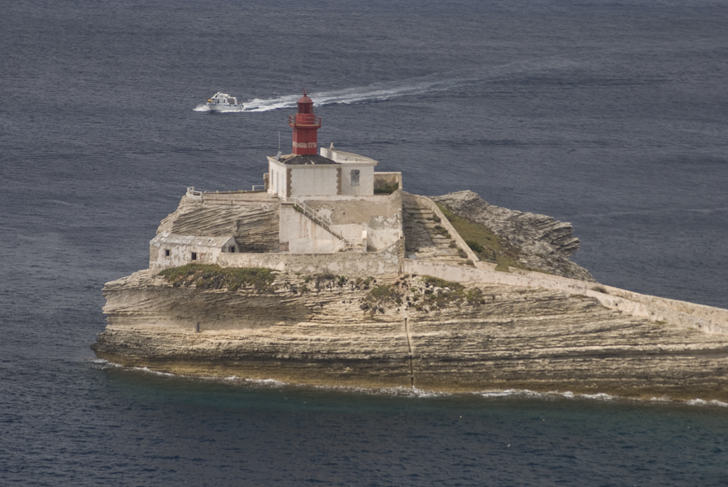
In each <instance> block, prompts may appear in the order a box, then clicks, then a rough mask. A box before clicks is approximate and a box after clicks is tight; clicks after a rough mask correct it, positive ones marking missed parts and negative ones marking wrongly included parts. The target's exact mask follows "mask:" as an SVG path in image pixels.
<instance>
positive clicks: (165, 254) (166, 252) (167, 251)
mask: <svg viewBox="0 0 728 487" xmlns="http://www.w3.org/2000/svg"><path fill="white" fill-rule="evenodd" d="M164 256H165V257H169V249H165V250H164Z"/></svg>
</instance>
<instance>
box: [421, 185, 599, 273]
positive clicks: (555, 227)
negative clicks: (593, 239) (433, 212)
mask: <svg viewBox="0 0 728 487" xmlns="http://www.w3.org/2000/svg"><path fill="white" fill-rule="evenodd" d="M432 199H433V200H435V201H437V202H438V203H442V204H444V205H445V206H447V207H448V208H449V209H450V210H451V211H453V212H454V213H456V214H458V215H460V216H463V217H465V218H467V219H468V220H471V221H473V222H475V223H478V224H481V225H484V226H486V227H488V228H489V229H490V230H491V231H493V233H495V234H496V235H498V236H500V237H502V238H503V239H505V240H506V241H508V242H509V243H510V244H511V245H513V246H514V247H516V248H518V249H520V252H519V253H518V256H517V259H518V262H519V263H520V264H521V265H522V266H523V267H526V268H530V269H536V270H540V271H544V272H549V273H552V274H555V275H558V276H563V277H569V278H571V279H581V280H586V281H594V277H592V275H591V273H590V272H589V271H588V270H586V269H584V268H583V267H580V266H579V265H577V264H575V263H573V262H571V261H570V260H569V257H571V255H573V254H574V252H576V251H577V250H579V245H580V242H579V239H578V238H576V237H574V228H573V227H572V226H571V224H570V223H565V222H560V221H557V220H554V219H553V218H552V217H550V216H546V215H539V214H536V213H527V212H522V211H515V210H509V209H508V208H501V207H499V206H493V205H489V204H488V203H486V202H485V201H484V200H483V199H481V198H480V197H479V196H478V195H477V194H476V193H474V192H472V191H458V192H456V193H450V194H446V195H443V196H437V197H433V198H432Z"/></svg>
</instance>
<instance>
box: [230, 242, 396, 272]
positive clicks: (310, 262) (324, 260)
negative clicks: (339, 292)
mask: <svg viewBox="0 0 728 487" xmlns="http://www.w3.org/2000/svg"><path fill="white" fill-rule="evenodd" d="M403 248H404V242H403V240H400V241H399V242H397V243H395V244H393V245H391V246H389V247H387V248H386V249H384V250H382V251H380V252H376V253H372V252H370V253H354V252H337V253H335V254H285V253H281V254H277V253H271V254H230V253H223V254H220V256H219V257H218V261H217V262H218V264H219V265H220V266H222V267H265V268H267V269H274V270H277V271H281V272H300V273H302V274H323V273H331V274H336V275H341V276H346V277H368V276H391V277H396V276H397V275H398V273H399V271H400V267H401V265H402V256H403Z"/></svg>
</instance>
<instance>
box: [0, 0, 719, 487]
mask: <svg viewBox="0 0 728 487" xmlns="http://www.w3.org/2000/svg"><path fill="white" fill-rule="evenodd" d="M2 7H3V15H2V16H0V94H2V100H3V103H2V104H0V208H2V211H1V212H0V235H1V236H2V240H1V241H2V243H3V246H2V252H0V269H1V270H2V273H1V277H2V278H1V279H0V337H1V338H0V485H23V486H24V485H49V486H51V485H52V486H55V485H79V486H85V485H133V486H136V485H144V486H145V485H174V486H178V485H189V486H203V485H210V486H212V485H215V486H217V485H301V484H317V485H433V486H434V485H438V486H439V485H534V486H544V485H580V486H581V485H605V486H607V485H610V486H611V485H614V486H622V485H640V486H646V485H655V486H657V485H660V486H662V485H684V486H693V485H716V486H718V485H726V484H727V483H728V478H727V477H726V475H727V469H726V465H728V462H727V461H726V460H727V459H726V453H725V450H726V443H725V441H726V440H725V438H726V425H727V424H728V423H727V420H728V417H727V416H726V415H727V414H728V412H727V409H726V408H725V407H722V406H719V405H710V404H701V403H699V402H698V403H695V404H693V405H676V404H670V403H652V402H643V403H637V402H615V401H610V400H604V399H598V398H596V399H595V398H592V399H585V398H572V397H567V396H564V395H550V396H530V395H527V394H520V395H519V394H515V395H507V396H505V397H495V396H493V395H487V396H482V395H469V396H427V395H424V396H422V395H412V394H411V393H407V392H406V391H385V392H380V393H364V392H362V391H343V390H317V389H305V388H297V387H292V386H283V385H275V384H250V383H240V382H238V381H230V382H223V383H218V382H206V381H198V380H191V379H186V378H175V377H166V376H158V375H153V374H149V373H145V372H143V371H122V370H119V369H117V368H114V367H110V366H108V364H103V363H98V362H95V361H94V358H93V354H92V352H91V351H90V349H89V348H88V347H89V345H90V344H91V343H92V342H93V341H94V339H95V336H96V334H97V333H99V332H101V331H102V330H103V328H104V317H103V315H102V313H101V307H102V306H103V303H104V301H103V297H102V296H101V293H100V289H101V287H102V286H103V283H104V282H106V281H109V280H112V279H116V278H118V277H121V276H123V275H127V274H129V273H131V272H133V271H135V270H137V269H140V268H143V267H146V265H147V262H148V261H147V255H148V254H147V252H148V241H149V240H150V239H151V237H152V236H153V235H154V232H155V229H156V226H157V225H158V223H159V220H160V219H161V218H163V217H164V216H165V215H166V214H168V213H169V212H171V211H173V210H174V208H175V207H176V204H177V202H178V201H179V198H180V197H181V195H182V194H183V192H184V189H185V188H186V187H187V186H193V185H194V186H196V187H198V188H202V189H211V190H215V189H231V188H241V187H243V188H245V187H248V186H249V185H252V184H260V181H261V176H262V173H263V172H264V171H265V156H266V155H271V154H275V152H276V151H277V149H278V132H279V131H280V132H281V138H282V140H283V143H284V144H285V143H286V141H287V140H289V139H288V137H289V135H288V134H289V132H288V131H289V130H290V129H289V127H288V126H287V124H286V121H287V117H288V115H289V113H290V112H291V110H290V109H288V108H286V106H287V105H286V104H287V103H288V100H290V99H292V98H293V99H295V97H296V96H297V94H298V93H299V92H300V90H301V88H303V87H304V86H305V88H306V89H307V90H308V91H309V93H310V94H311V95H312V96H313V98H314V100H319V101H320V103H321V104H320V106H318V107H317V108H316V111H317V114H319V115H321V116H322V117H323V127H322V129H321V131H320V141H321V142H322V143H323V144H328V143H329V142H331V141H334V142H335V143H336V146H337V147H338V148H341V149H342V150H351V151H353V152H358V153H362V154H365V155H368V156H371V157H374V158H375V159H377V160H379V161H380V165H379V168H378V169H379V170H383V171H387V170H401V171H403V172H404V177H405V189H407V190H409V191H412V192H419V193H423V194H441V193H445V192H449V191H454V190H459V189H471V190H474V191H476V192H478V193H479V194H481V195H482V196H483V197H484V198H485V199H486V200H487V201H489V202H491V203H493V204H497V205H501V206H506V207H510V208H515V209H520V210H524V211H534V212H539V213H545V214H549V215H553V216H555V217H556V218H559V219H562V220H565V221H571V222H572V223H573V224H574V225H575V227H576V233H577V235H578V236H579V237H580V238H581V239H582V241H583V246H582V250H580V251H579V253H577V254H576V256H575V260H576V261H577V262H579V263H580V264H582V265H584V266H586V267H587V268H589V269H590V270H591V271H592V272H593V273H594V275H595V276H596V277H597V279H599V280H600V281H602V282H604V283H606V284H610V285H615V286H620V287H624V288H627V289H631V290H635V291H639V292H645V293H650V294H656V295H660V296H666V297H670V298H677V299H685V300H689V301H694V302H699V303H705V304H711V305H716V306H723V307H726V306H728V280H726V278H725V276H726V275H728V245H726V243H725V242H727V241H728V196H727V195H728V193H727V192H726V191H725V188H726V187H727V186H728V161H727V160H726V154H727V153H728V152H726V148H727V146H728V110H726V107H728V98H727V97H728V95H726V90H725V86H726V81H728V68H727V67H726V63H725V59H726V54H727V53H728V35H727V34H726V29H725V25H726V23H727V21H728V4H726V3H725V2H721V1H717V2H716V1H698V2H691V3H690V5H689V6H687V5H681V4H680V3H677V2H669V1H661V2H649V3H648V2H644V1H638V0H634V1H626V2H618V3H610V4H602V3H601V2H590V1H587V2H569V1H567V2H558V3H557V2H550V1H528V2H527V1H515V2H497V1H496V2H475V1H469V0H463V1H458V2H451V3H447V4H443V3H440V2H428V1H424V2H422V1H420V2H408V1H403V2H396V3H383V2H369V3H368V4H367V5H366V6H364V5H355V4H352V3H346V2H344V3H341V2H326V1H314V2H308V3H307V4H305V5H302V4H294V3H292V2H290V1H288V0H281V1H277V2H266V3H263V2H255V1H250V2H245V3H244V4H240V3H232V2H222V1H209V2H208V1H206V2H201V1H196V0H191V1H189V2H184V3H180V2H169V1H156V2H137V1H125V2H117V3H114V4H108V3H105V2H93V1H88V0H66V1H61V2H55V1H54V2H50V1H48V2H46V1H38V2H33V3H32V4H29V3H25V2H4V3H3V4H2ZM216 91H226V92H229V93H231V94H233V95H235V96H238V97H239V98H240V99H242V100H243V101H246V102H250V101H252V100H257V101H256V102H255V104H256V106H257V107H258V111H254V112H246V113H240V114H229V115H220V116H215V115H209V114H205V113H200V112H195V111H194V108H195V107H196V106H197V105H198V104H199V103H202V102H203V101H204V100H206V99H207V98H208V97H209V96H210V95H211V94H213V93H214V92H216ZM461 416H462V417H461ZM509 445H510V446H509Z"/></svg>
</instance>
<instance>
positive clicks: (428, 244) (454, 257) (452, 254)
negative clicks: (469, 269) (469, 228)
mask: <svg viewBox="0 0 728 487" xmlns="http://www.w3.org/2000/svg"><path fill="white" fill-rule="evenodd" d="M402 213H403V222H404V238H405V253H406V255H407V256H408V257H411V256H412V254H414V256H416V258H417V259H419V260H423V261H427V262H439V263H442V264H449V265H466V261H467V257H462V256H461V253H460V251H459V250H458V248H457V245H456V244H455V241H454V240H453V239H452V238H451V237H449V236H448V233H447V231H446V230H444V229H443V228H442V226H441V225H439V222H438V218H437V216H436V215H435V214H434V213H433V211H432V210H431V209H429V208H427V207H424V206H421V205H420V204H419V203H418V202H417V200H416V199H415V198H413V197H412V196H411V195H408V194H404V195H403V196H402Z"/></svg>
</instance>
